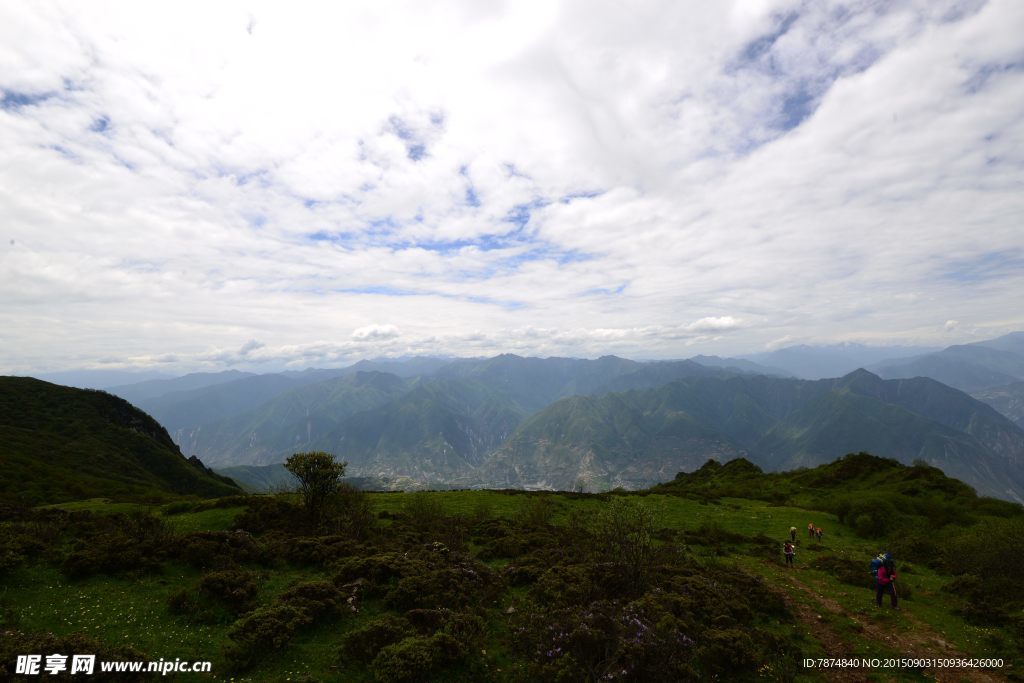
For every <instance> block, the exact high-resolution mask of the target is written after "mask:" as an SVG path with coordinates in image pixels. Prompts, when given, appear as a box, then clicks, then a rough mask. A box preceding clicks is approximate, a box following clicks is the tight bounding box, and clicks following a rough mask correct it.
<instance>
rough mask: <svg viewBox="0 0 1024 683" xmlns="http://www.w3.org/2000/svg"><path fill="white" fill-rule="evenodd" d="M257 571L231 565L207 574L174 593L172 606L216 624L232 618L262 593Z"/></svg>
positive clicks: (185, 614) (247, 607)
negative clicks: (189, 587)
mask: <svg viewBox="0 0 1024 683" xmlns="http://www.w3.org/2000/svg"><path fill="white" fill-rule="evenodd" d="M259 584H260V581H259V576H258V575H257V574H256V573H255V572H250V571H245V570H241V569H228V570H223V571H215V572H210V573H209V574H206V575H204V576H203V577H202V578H201V579H200V580H199V582H198V583H197V584H196V586H194V587H193V588H191V589H182V590H179V591H178V592H176V593H174V594H173V595H171V597H170V598H169V600H168V607H169V608H170V610H171V612H172V613H173V614H180V615H182V616H185V617H188V618H189V619H190V620H192V621H194V622H197V623H202V624H212V623H218V622H224V621H230V620H232V619H235V618H237V616H238V615H239V614H242V613H244V612H246V611H248V610H249V609H251V608H252V606H253V604H254V603H255V601H256V595H257V594H258V593H259Z"/></svg>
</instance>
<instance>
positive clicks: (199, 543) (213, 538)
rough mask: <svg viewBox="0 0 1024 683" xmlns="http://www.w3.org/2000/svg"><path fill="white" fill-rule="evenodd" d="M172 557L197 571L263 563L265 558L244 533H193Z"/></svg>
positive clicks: (254, 542) (184, 537)
mask: <svg viewBox="0 0 1024 683" xmlns="http://www.w3.org/2000/svg"><path fill="white" fill-rule="evenodd" d="M174 552H175V556H176V557H177V558H178V559H179V560H181V561H182V562H184V563H186V564H189V565H191V566H193V567H196V568H197V569H212V568H218V567H228V566H231V565H233V564H241V563H248V562H263V561H266V559H267V557H266V555H265V553H264V551H263V549H262V548H261V547H260V546H259V545H258V544H257V543H256V541H255V539H253V537H252V536H251V535H250V534H249V533H247V532H245V531H240V530H239V531H196V532H193V533H190V534H186V535H185V536H182V537H181V539H180V541H179V543H178V545H177V547H176V548H175V551H174Z"/></svg>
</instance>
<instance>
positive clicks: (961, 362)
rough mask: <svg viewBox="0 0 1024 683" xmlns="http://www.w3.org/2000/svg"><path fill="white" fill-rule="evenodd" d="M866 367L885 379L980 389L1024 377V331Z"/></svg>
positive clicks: (1019, 379)
mask: <svg viewBox="0 0 1024 683" xmlns="http://www.w3.org/2000/svg"><path fill="white" fill-rule="evenodd" d="M869 369H872V370H874V371H875V372H877V373H878V375H879V376H881V377H883V378H885V379H898V378H909V377H931V378H932V379H935V380H938V381H939V382H942V383H943V384H948V385H949V386H951V387H956V388H957V389H962V390H964V391H981V390H984V389H991V388H995V387H999V386H1005V385H1008V384H1012V383H1014V382H1018V381H1021V380H1024V332H1011V333H1010V334H1005V335H1003V336H1001V337H997V338H995V339H988V340H985V341H980V342H974V343H972V344H958V345H954V346H949V347H947V348H945V349H942V350H941V351H937V352H935V353H930V354H926V355H922V356H916V357H914V358H909V359H903V360H898V361H886V362H882V363H878V364H876V365H874V366H872V367H870V368H869Z"/></svg>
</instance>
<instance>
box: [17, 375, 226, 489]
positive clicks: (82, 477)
mask: <svg viewBox="0 0 1024 683" xmlns="http://www.w3.org/2000/svg"><path fill="white" fill-rule="evenodd" d="M0 472H2V473H3V475H2V476H0V498H2V499H4V500H14V501H25V502H31V503H41V502H48V503H53V502H59V501H66V500H75V499H80V498H94V497H106V498H114V499H143V498H167V497H169V496H171V495H174V494H191V495H196V496H202V497H210V496H221V495H229V494H234V493H238V492H239V489H238V488H237V487H236V486H235V485H234V483H233V482H232V481H231V480H229V479H226V478H224V477H219V476H217V475H215V474H214V473H213V472H211V471H209V470H207V469H206V468H204V467H203V465H202V464H201V463H199V462H198V461H196V460H187V459H186V458H185V457H183V456H182V454H181V452H180V451H179V450H178V447H177V446H176V445H175V444H174V442H173V441H171V439H170V437H169V436H168V435H167V432H166V430H164V428H163V427H161V426H160V425H159V424H157V422H156V421H155V420H153V419H152V418H151V417H149V416H148V415H146V414H145V413H143V412H141V411H140V410H138V409H136V408H134V407H133V406H132V405H131V404H129V403H128V402H127V401H125V400H123V399H121V398H118V397H116V396H112V395H110V394H107V393H103V392H99V391H90V390H84V389H72V388H69V387H62V386H57V385H55V384H49V383H47V382H43V381H40V380H37V379H32V378H27V377H0Z"/></svg>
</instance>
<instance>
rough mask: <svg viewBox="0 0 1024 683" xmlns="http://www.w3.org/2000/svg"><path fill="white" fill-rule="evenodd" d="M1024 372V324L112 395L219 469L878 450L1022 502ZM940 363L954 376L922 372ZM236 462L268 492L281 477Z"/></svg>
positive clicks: (437, 362) (779, 464) (554, 473)
mask: <svg viewBox="0 0 1024 683" xmlns="http://www.w3.org/2000/svg"><path fill="white" fill-rule="evenodd" d="M892 354H904V357H903V358H901V359H896V360H893V359H892ZM884 358H889V360H880V359H884ZM855 361H863V362H862V363H860V365H870V366H871V367H872V368H873V369H874V370H875V371H876V372H877V374H878V375H882V377H879V376H877V375H876V374H872V373H870V372H867V371H864V370H855V371H853V372H849V371H848V372H845V373H842V376H841V377H839V378H831V379H828V380H824V379H821V380H815V381H808V380H802V379H798V378H797V377H800V376H807V375H816V374H817V373H820V372H826V371H830V370H835V369H840V368H849V366H850V364H851V363H854V362H855ZM1021 370H1024V333H1014V334H1011V335H1006V336H1004V337H1000V338H999V339H994V340H990V341H987V342H979V343H977V344H969V345H962V346H955V347H949V348H947V349H942V350H929V349H922V348H921V347H866V346H861V345H856V344H845V345H839V346H833V347H806V346H803V347H790V348H788V349H780V350H778V351H774V352H771V353H769V354H758V355H756V356H750V357H745V358H720V357H717V356H696V357H694V358H691V359H689V360H681V361H661V362H636V361H632V360H627V359H624V358H619V357H615V356H604V357H602V358H598V359H596V360H584V359H571V358H524V357H520V356H515V355H510V354H505V355H501V356H496V357H493V358H471V359H467V358H463V359H450V358H411V359H404V360H376V361H361V362H360V363H357V364H355V365H354V366H350V367H347V368H341V369H311V370H305V371H301V372H285V373H277V374H265V375H255V374H251V373H242V372H234V371H232V372H226V373H197V374H194V375H187V376H185V377H180V378H175V379H162V380H155V381H145V382H140V383H136V384H133V385H126V386H119V387H114V388H113V389H112V391H114V392H116V393H118V394H120V395H121V396H124V397H125V398H129V399H130V400H132V401H134V402H136V403H137V404H138V405H139V406H140V407H141V408H143V409H145V410H146V411H147V412H149V413H151V414H152V415H153V416H154V417H155V418H156V419H157V420H159V421H160V422H161V423H162V424H163V425H164V426H165V427H167V429H168V431H169V432H170V434H171V436H172V437H173V438H174V440H175V442H176V443H178V444H179V445H180V446H181V448H182V449H183V450H184V451H185V452H186V453H194V454H197V455H198V456H199V457H200V458H201V459H202V461H203V462H204V463H206V464H207V465H210V466H213V467H217V468H229V467H239V466H242V467H248V468H252V466H265V465H274V464H278V463H281V462H282V461H283V460H284V459H285V458H286V457H287V456H288V455H290V454H291V453H294V452H297V451H302V450H327V451H330V452H333V453H336V454H338V455H339V456H340V457H342V458H344V459H345V460H347V461H348V462H349V473H350V474H351V475H353V476H357V477H364V478H366V481H372V482H383V483H384V484H385V485H387V486H389V487H395V488H398V487H401V488H408V487H422V486H432V487H452V486H521V487H536V488H563V489H564V488H568V489H571V488H584V489H587V490H596V489H605V488H610V487H614V486H626V487H640V486H647V485H649V484H652V483H656V482H658V481H664V480H666V479H670V478H671V477H673V476H674V475H675V473H676V472H678V471H680V470H692V469H693V468H695V467H698V466H700V465H701V464H703V463H704V462H705V461H706V460H707V459H708V458H709V457H713V458H716V459H718V460H720V461H727V460H729V459H731V458H735V457H746V458H748V459H750V460H752V461H753V462H756V463H757V464H758V465H760V466H762V467H764V468H765V469H767V470H778V469H786V468H792V467H799V466H805V465H815V464H819V463H822V462H828V461H831V460H833V459H834V458H836V457H838V456H841V455H843V454H845V453H848V452H857V451H869V452H873V453H877V454H879V455H882V456H886V457H893V458H896V459H898V460H901V461H903V462H910V461H912V460H914V459H918V458H920V459H923V460H926V461H928V462H929V463H930V464H932V465H935V466H938V467H940V468H942V469H943V470H944V471H946V472H947V473H948V474H950V475H951V476H957V477H960V478H962V479H964V480H965V481H967V482H968V483H970V484H972V485H973V486H975V487H977V488H978V490H979V491H980V492H982V493H985V494H987V495H995V496H999V497H1002V498H1011V499H1012V498H1015V497H1016V496H1021V495H1024V484H1022V482H1021V479H1020V478H1021V472H1022V471H1024V461H1022V455H1021V453H1022V452H1024V448H1022V445H1021V444H1022V443H1024V441H1022V434H1021V426H1022V425H1021V420H1022V418H1024V408H1022V405H1024V381H1021V380H1022V379H1024V374H1021V375H1019V376H1018V375H1017V374H1016V373H1018V372H1021ZM919 371H922V372H919ZM928 373H931V376H933V378H934V379H937V380H940V381H942V380H943V379H944V380H945V382H944V384H950V386H944V384H940V383H939V381H933V380H929V379H923V378H918V379H913V377H918V376H919V375H927V374H928ZM794 376H797V377H794ZM885 378H892V379H891V380H889V381H885ZM896 379H903V380H904V381H895V380H896ZM993 383H995V384H993ZM951 386H953V387H960V388H963V389H969V390H971V391H973V392H974V393H975V396H976V398H978V399H980V400H981V401H984V402H985V403H982V402H979V400H975V399H973V398H971V396H968V395H966V394H965V393H962V392H961V391H958V390H956V388H951ZM986 403H987V404H988V405H986ZM990 406H991V407H990ZM993 408H994V409H995V410H994V409H993ZM996 410H999V411H1002V413H1003V415H1000V414H999V413H997V412H996ZM1004 416H1008V417H1009V418H1011V419H1009V420H1008V419H1005V417H1004ZM1013 420H1016V421H1017V423H1016V424H1014V423H1013ZM234 471H237V472H244V474H241V475H240V476H244V477H248V478H251V479H252V480H253V481H254V482H256V483H255V484H252V485H257V486H258V485H259V481H260V480H262V479H266V480H267V481H268V482H270V481H276V482H278V483H280V477H281V476H282V475H281V473H280V472H274V471H273V470H270V469H268V470H244V471H243V470H234ZM268 485H270V484H268ZM273 485H275V486H276V485H277V484H273Z"/></svg>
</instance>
